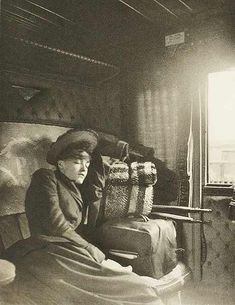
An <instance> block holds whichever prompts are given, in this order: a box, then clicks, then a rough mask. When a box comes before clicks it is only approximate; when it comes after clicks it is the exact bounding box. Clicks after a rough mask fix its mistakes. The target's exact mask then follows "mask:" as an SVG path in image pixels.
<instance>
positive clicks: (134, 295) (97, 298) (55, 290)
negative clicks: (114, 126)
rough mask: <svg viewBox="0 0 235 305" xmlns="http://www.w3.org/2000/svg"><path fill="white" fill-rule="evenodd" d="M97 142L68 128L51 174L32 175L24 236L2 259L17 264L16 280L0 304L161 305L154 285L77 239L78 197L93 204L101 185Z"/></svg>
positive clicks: (81, 211) (53, 152)
mask: <svg viewBox="0 0 235 305" xmlns="http://www.w3.org/2000/svg"><path fill="white" fill-rule="evenodd" d="M97 144H98V135H97V134H96V133H95V132H94V131H92V130H82V131H81V130H80V131H79V130H70V131H68V132H66V133H65V134H63V135H62V136H60V137H59V138H58V139H57V141H56V142H55V143H53V145H52V146H51V149H50V150H49V152H48V154H47V161H48V162H49V163H50V164H52V165H55V167H56V169H55V171H54V170H50V169H39V170H37V171H36V172H35V173H34V174H33V177H32V181H31V184H30V186H29V189H28V191H27V194H26V199H25V208H26V215H27V218H28V222H29V227H30V231H31V237H30V238H29V239H27V240H23V241H20V242H18V243H17V244H15V245H13V246H12V247H10V249H8V251H7V253H6V256H5V258H7V259H8V260H11V261H12V262H14V264H15V266H16V279H15V281H14V282H13V283H12V284H10V285H9V286H8V287H7V288H8V293H7V290H5V293H4V294H3V296H5V299H4V298H3V304H11V305H14V304H26V305H29V304H34V305H35V304H38V305H39V304H40V305H49V304H50V305H53V304H57V305H73V304H74V305H75V304H76V305H77V304H84V305H88V304H92V305H93V304H100V305H106V304H107V305H108V304H109V305H111V304H120V305H121V304H122V305H125V304H141V305H143V304H149V305H150V304H152V305H153V304H154V305H161V304H162V302H161V300H160V299H159V297H158V293H157V283H158V281H157V280H155V279H152V278H149V277H141V276H139V275H137V274H135V273H133V272H132V271H131V270H130V269H128V268H124V267H122V266H121V265H119V264H118V263H115V262H113V261H110V260H105V254H104V253H103V252H102V251H101V250H100V249H98V248H97V247H96V246H95V245H93V244H92V243H90V242H88V240H87V239H86V238H84V237H83V236H82V234H81V233H80V232H81V231H80V229H81V225H82V224H83V223H84V220H85V214H86V205H85V203H84V200H83V197H86V198H88V197H89V200H94V201H95V200H97V199H98V198H100V196H101V195H102V188H103V186H104V168H103V166H102V159H101V156H100V155H99V153H98V151H97V149H96V147H97ZM97 166H98V167H97ZM87 192H88V194H87ZM9 289H10V290H9ZM9 291H10V293H9Z"/></svg>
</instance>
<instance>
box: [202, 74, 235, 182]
mask: <svg viewBox="0 0 235 305" xmlns="http://www.w3.org/2000/svg"><path fill="white" fill-rule="evenodd" d="M208 161H209V163H208V180H209V181H208V182H209V183H212V184H232V183H235V71H234V70H231V71H224V72H217V73H210V74H209V75H208Z"/></svg>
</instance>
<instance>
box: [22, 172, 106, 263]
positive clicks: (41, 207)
mask: <svg viewBox="0 0 235 305" xmlns="http://www.w3.org/2000/svg"><path fill="white" fill-rule="evenodd" d="M26 214H27V217H28V219H29V223H30V224H31V227H32V226H34V222H35V223H36V224H37V225H41V227H42V232H43V233H44V234H46V235H52V236H60V237H65V238H67V239H68V240H70V241H71V242H73V243H74V244H76V245H77V246H79V247H82V248H84V249H87V251H88V252H89V253H90V254H91V255H92V257H93V258H94V259H95V260H96V261H99V262H100V261H102V260H103V259H104V254H103V253H102V252H101V251H100V250H99V249H97V248H96V247H95V246H93V245H92V244H90V243H88V242H87V241H86V240H85V239H84V238H83V237H81V236H80V235H79V234H78V233H76V232H75V230H74V229H73V227H72V225H71V223H70V222H69V221H68V220H67V219H66V218H65V216H64V214H63V211H62V210H61V208H60V205H59V197H58V192H57V181H56V178H55V176H54V173H53V171H51V170H46V169H40V170H38V171H36V172H35V173H34V175H33V177H32V182H31V185H30V187H29V190H28V192H27V195H26ZM39 222H40V223H39Z"/></svg>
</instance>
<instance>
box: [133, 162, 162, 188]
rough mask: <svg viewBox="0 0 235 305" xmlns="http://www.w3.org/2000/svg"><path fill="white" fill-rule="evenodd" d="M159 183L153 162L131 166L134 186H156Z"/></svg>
mask: <svg viewBox="0 0 235 305" xmlns="http://www.w3.org/2000/svg"><path fill="white" fill-rule="evenodd" d="M156 182H157V170H156V167H155V165H154V164H153V163H152V162H132V163H131V165H130V183H131V184H134V185H154V184H155V183H156Z"/></svg>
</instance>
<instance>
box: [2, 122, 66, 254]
mask: <svg viewBox="0 0 235 305" xmlns="http://www.w3.org/2000/svg"><path fill="white" fill-rule="evenodd" d="M67 129H68V128H64V127H58V126H50V125H41V124H27V123H9V122H1V123H0V132H1V137H0V253H1V251H2V250H3V249H5V248H8V247H9V246H10V245H11V244H13V243H14V242H16V241H18V240H19V239H22V238H27V237H29V235H30V233H29V228H28V223H27V218H26V215H25V208H24V199H25V193H26V190H27V188H28V186H29V183H30V180H31V175H32V173H33V172H34V171H35V170H37V169H38V168H40V167H45V168H48V167H50V165H49V164H48V163H47V162H46V152H47V151H48V149H49V147H50V145H51V143H52V142H53V141H55V140H56V138H57V137H58V136H59V135H60V134H62V133H64V132H65V131H66V130H67Z"/></svg>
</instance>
